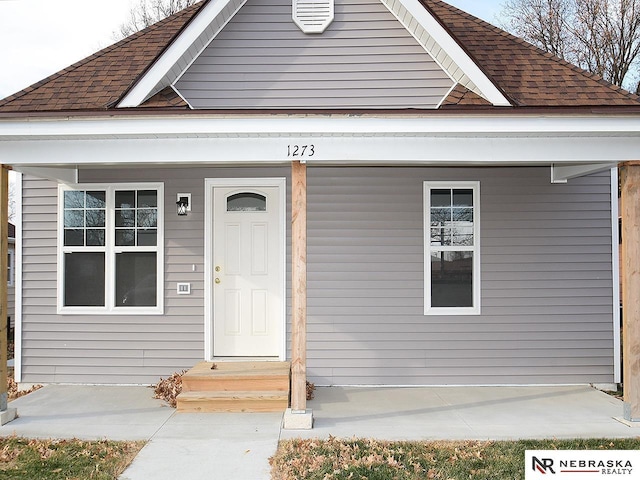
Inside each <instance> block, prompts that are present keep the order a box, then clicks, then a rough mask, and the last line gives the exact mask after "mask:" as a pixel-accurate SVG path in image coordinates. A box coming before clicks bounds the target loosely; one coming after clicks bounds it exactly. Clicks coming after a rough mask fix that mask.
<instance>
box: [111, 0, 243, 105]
mask: <svg viewBox="0 0 640 480" xmlns="http://www.w3.org/2000/svg"><path fill="white" fill-rule="evenodd" d="M232 1H233V0H217V1H216V0H214V1H211V2H209V4H208V5H205V6H204V7H203V8H202V9H201V10H200V11H199V12H197V13H196V14H195V16H194V17H193V18H192V19H191V22H190V23H189V25H188V26H187V28H186V29H185V30H184V31H183V32H182V33H181V34H180V35H179V36H178V37H177V38H176V39H175V41H174V42H173V43H171V44H170V45H169V47H168V48H167V49H166V50H165V51H164V52H163V53H162V55H160V56H159V57H158V58H156V60H155V62H154V64H153V66H152V67H151V68H150V69H149V70H148V71H147V72H146V73H145V74H144V75H143V76H142V77H141V78H139V79H138V81H137V83H136V84H135V86H134V87H133V88H132V89H131V90H130V91H129V93H127V94H126V95H125V97H124V98H123V99H122V100H121V101H120V103H118V105H117V108H126V107H137V106H139V105H140V104H142V103H143V102H144V101H145V100H147V99H148V98H149V97H150V96H151V95H153V93H154V91H156V90H159V89H158V88H157V87H158V86H159V85H162V82H163V80H165V78H166V77H167V75H168V74H169V72H170V71H171V70H172V69H173V67H174V66H175V65H176V64H177V63H178V62H179V61H180V60H181V59H182V57H183V56H184V55H185V54H186V53H187V51H188V50H189V49H190V48H191V47H192V45H194V44H195V43H196V42H197V41H198V39H199V38H200V36H201V34H202V33H203V32H204V31H205V30H206V29H207V28H209V27H210V25H211V24H212V23H213V22H214V20H215V19H216V18H217V17H218V15H220V14H223V13H224V11H225V9H226V8H227V7H228V6H229V5H230V4H231V3H232ZM242 5H244V2H242V4H241V5H240V6H239V7H238V8H237V9H236V10H235V11H234V12H232V14H231V15H230V18H231V17H233V15H235V13H237V11H238V10H239V9H240V8H241V6H242ZM227 21H228V19H227ZM226 23H227V22H226V21H225V22H224V25H226ZM224 25H223V26H224ZM220 28H222V27H220ZM218 31H219V30H218ZM217 33H218V32H217V31H216V34H217ZM214 37H215V35H214ZM205 43H206V44H208V43H209V42H205ZM201 51H202V50H200V53H201ZM197 56H198V55H196V56H195V58H197ZM189 65H191V62H188V63H187V67H185V68H184V69H181V73H180V74H179V75H177V76H176V78H179V77H180V75H182V73H184V70H185V69H186V68H188V66H189ZM175 80H176V79H171V81H170V82H168V84H173V83H174V81H175ZM168 84H167V86H168Z"/></svg>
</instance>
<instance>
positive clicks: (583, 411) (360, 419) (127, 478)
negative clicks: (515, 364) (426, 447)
mask: <svg viewBox="0 0 640 480" xmlns="http://www.w3.org/2000/svg"><path fill="white" fill-rule="evenodd" d="M152 395H153V391H152V390H151V389H150V388H147V387H122V386H118V387H115V386H114V387H104V386H73V385H50V386H47V387H45V388H43V389H41V390H38V391H37V392H34V393H32V394H30V395H27V396H26V397H23V398H20V399H18V400H15V401H14V402H11V403H10V406H12V407H16V408H17V409H18V414H19V418H18V419H16V420H14V421H13V422H11V423H9V424H7V425H4V426H2V427H0V436H9V435H18V436H25V437H40V438H83V439H103V438H107V439H113V440H138V439H142V440H149V443H148V444H147V445H146V446H145V448H144V449H143V450H142V451H141V452H140V454H139V455H138V457H136V459H135V460H134V462H133V463H132V465H131V466H130V467H129V468H128V469H127V470H126V471H125V473H124V474H123V475H122V476H121V477H120V480H146V479H148V478H156V479H158V480H163V479H173V478H189V479H191V480H199V479H207V480H209V479H210V478H212V476H211V474H212V473H215V474H216V475H217V476H216V477H215V478H225V479H228V480H236V479H238V480H240V479H242V480H246V479H252V480H268V479H269V478H270V467H269V464H268V459H269V457H270V456H271V455H273V453H275V451H276V448H277V445H278V441H279V440H281V439H287V438H301V437H302V438H304V437H320V438H326V437H328V436H329V435H333V436H335V437H347V438H350V437H354V436H355V437H374V438H379V439H386V440H395V439H403V440H405V439H406V440H409V439H414V440H431V439H449V440H473V439H496V440H501V439H517V438H577V437H597V438H602V437H611V438H622V437H638V436H640V428H638V427H629V426H627V425H624V424H622V423H620V422H618V421H616V420H615V419H614V417H620V416H622V411H623V407H622V402H621V401H620V400H617V399H615V398H613V397H611V396H609V395H607V394H605V393H602V392H600V391H598V390H595V389H593V388H590V387H588V386H558V387H430V388H356V387H330V388H317V389H316V392H315V399H314V400H312V401H310V402H309V405H308V406H309V408H312V409H313V412H314V418H315V426H314V429H313V430H282V428H281V423H282V414H281V413H209V414H192V413H176V412H175V410H174V409H172V408H170V407H168V406H166V404H164V402H162V401H160V400H155V399H153V398H152ZM193 459H197V460H198V461H197V462H195V461H191V460H193ZM188 465H190V467H187V466H188Z"/></svg>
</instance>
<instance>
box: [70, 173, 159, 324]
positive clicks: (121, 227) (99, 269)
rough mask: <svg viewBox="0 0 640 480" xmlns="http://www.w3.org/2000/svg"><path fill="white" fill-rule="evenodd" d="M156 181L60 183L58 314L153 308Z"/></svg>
mask: <svg viewBox="0 0 640 480" xmlns="http://www.w3.org/2000/svg"><path fill="white" fill-rule="evenodd" d="M163 198H164V187H163V184H161V183H136V184H124V183H123V184H112V185H94V184H87V185H74V186H67V185H60V187H59V190H58V312H59V313H64V314H71V313H77V314H86V313H93V314H161V313H163V306H164V301H163V283H164V271H163V265H164V234H163V231H164V228H163V225H164V214H163Z"/></svg>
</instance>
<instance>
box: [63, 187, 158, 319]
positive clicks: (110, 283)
mask: <svg viewBox="0 0 640 480" xmlns="http://www.w3.org/2000/svg"><path fill="white" fill-rule="evenodd" d="M145 189H146V190H156V191H157V192H158V207H157V209H158V211H157V213H158V219H157V224H158V227H157V243H156V246H155V247H148V249H145V247H123V246H116V245H115V241H114V235H115V234H114V231H115V225H114V218H113V217H114V216H113V212H114V205H113V201H114V196H115V192H116V191H117V190H145ZM75 190H104V191H105V194H106V211H105V216H106V218H105V246H104V247H85V246H83V247H67V246H64V245H63V238H64V204H63V202H62V196H63V193H64V192H65V191H75ZM164 203H165V198H164V183H158V182H153V183H149V182H139V183H137V182H136V183H109V184H97V183H96V184H94V183H84V184H77V185H73V186H69V185H64V184H59V185H58V208H57V211H58V215H57V217H58V219H57V220H58V225H57V230H56V234H57V243H58V248H57V295H56V298H57V313H58V314H59V315H162V314H164ZM74 250H76V251H82V252H92V251H93V252H104V254H105V275H106V277H105V306H104V307H68V306H64V288H65V285H64V254H65V253H68V252H72V251H74ZM140 251H149V252H155V253H156V275H157V280H156V281H157V283H156V287H157V297H156V298H157V305H156V306H155V307H118V306H116V305H115V301H114V295H112V294H113V293H114V292H115V284H116V277H115V276H116V271H115V262H116V259H115V256H116V255H117V254H118V253H122V252H140Z"/></svg>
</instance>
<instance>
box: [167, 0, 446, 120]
mask: <svg viewBox="0 0 640 480" xmlns="http://www.w3.org/2000/svg"><path fill="white" fill-rule="evenodd" d="M452 86H453V81H452V80H451V79H450V78H449V77H448V76H447V74H446V73H445V72H444V71H443V70H442V69H441V68H440V67H439V66H438V64H437V63H436V62H435V61H434V60H433V59H432V58H431V56H430V55H429V54H428V53H427V52H426V51H425V50H424V48H423V47H422V46H420V45H419V44H418V42H417V41H416V40H415V39H414V38H413V37H412V36H411V35H410V34H409V33H408V32H407V31H406V30H405V29H404V27H403V26H402V25H401V24H400V23H399V22H398V21H397V20H396V18H395V17H394V16H393V15H392V14H391V13H390V12H389V11H388V10H387V9H386V7H385V6H384V5H382V3H380V2H379V1H376V0H336V2H335V20H334V21H333V23H332V24H331V25H330V26H329V28H328V29H327V30H326V31H325V32H324V33H323V34H321V35H305V34H304V33H302V32H301V31H300V30H299V29H298V27H297V26H296V25H295V24H294V23H293V20H292V19H291V2H290V1H289V0H268V1H267V0H249V1H248V2H247V3H246V4H245V6H244V7H242V9H241V10H240V11H239V12H238V14H236V16H235V17H234V18H233V19H232V20H231V21H230V22H229V24H227V26H226V27H225V28H224V29H223V30H222V32H221V33H220V34H219V35H218V37H217V38H216V39H215V40H214V41H213V42H212V43H211V44H210V45H209V46H208V47H207V48H206V49H205V50H204V52H203V53H202V54H201V55H200V57H199V58H198V59H197V60H196V61H195V62H194V63H193V64H192V65H191V66H190V67H189V69H188V70H187V71H186V73H185V74H184V75H183V76H182V78H181V79H180V80H179V81H178V82H177V84H176V88H177V89H178V90H179V91H180V93H181V94H182V95H183V96H184V97H185V98H186V99H187V100H188V101H189V103H190V104H191V105H192V106H193V107H194V108H250V109H252V108H291V109H297V108H405V107H406V108H434V107H436V106H437V105H438V104H439V103H440V101H441V100H442V99H443V97H444V96H446V95H447V93H448V92H449V90H450V89H451V87H452Z"/></svg>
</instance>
